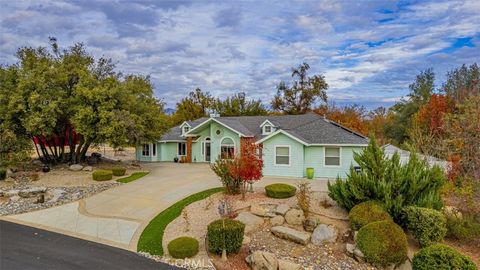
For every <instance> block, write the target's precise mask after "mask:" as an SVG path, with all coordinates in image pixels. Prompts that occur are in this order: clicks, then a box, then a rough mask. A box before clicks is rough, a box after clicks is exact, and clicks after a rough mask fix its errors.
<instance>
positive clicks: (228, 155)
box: [220, 138, 235, 159]
mask: <svg viewBox="0 0 480 270" xmlns="http://www.w3.org/2000/svg"><path fill="white" fill-rule="evenodd" d="M234 157H235V142H234V141H233V140H232V139H231V138H224V139H223V140H222V143H221V144H220V158H222V159H233V158H234Z"/></svg>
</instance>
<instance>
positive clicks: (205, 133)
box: [192, 127, 212, 162]
mask: <svg viewBox="0 0 480 270" xmlns="http://www.w3.org/2000/svg"><path fill="white" fill-rule="evenodd" d="M197 135H199V137H198V139H196V140H195V142H194V143H193V145H192V162H205V156H204V155H203V153H202V143H203V142H204V141H205V139H206V138H207V137H210V140H211V139H212V138H211V136H210V127H206V128H205V129H203V130H202V131H200V132H198V133H197ZM210 147H211V146H210Z"/></svg>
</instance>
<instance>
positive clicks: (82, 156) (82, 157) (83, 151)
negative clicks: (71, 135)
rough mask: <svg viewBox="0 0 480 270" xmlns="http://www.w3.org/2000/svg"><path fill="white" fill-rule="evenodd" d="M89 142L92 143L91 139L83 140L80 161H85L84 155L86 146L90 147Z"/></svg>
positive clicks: (86, 149)
mask: <svg viewBox="0 0 480 270" xmlns="http://www.w3.org/2000/svg"><path fill="white" fill-rule="evenodd" d="M91 144H92V141H91V140H87V141H86V142H85V144H84V145H83V147H82V151H80V160H81V161H85V156H86V154H87V151H88V148H89V147H90V145H91Z"/></svg>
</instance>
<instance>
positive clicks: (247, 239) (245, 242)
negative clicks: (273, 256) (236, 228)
mask: <svg viewBox="0 0 480 270" xmlns="http://www.w3.org/2000/svg"><path fill="white" fill-rule="evenodd" d="M251 241H252V239H251V238H250V237H248V236H246V235H244V236H243V241H242V245H248V244H250V242H251Z"/></svg>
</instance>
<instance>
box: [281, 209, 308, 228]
mask: <svg viewBox="0 0 480 270" xmlns="http://www.w3.org/2000/svg"><path fill="white" fill-rule="evenodd" d="M304 219H305V216H304V215H303V211H302V210H299V209H290V210H288V212H287V213H286V214H285V221H286V222H287V223H288V224H290V225H302V224H303V220H304Z"/></svg>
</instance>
